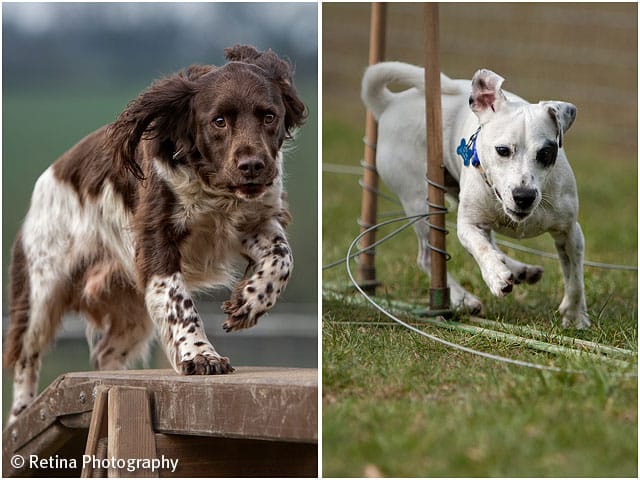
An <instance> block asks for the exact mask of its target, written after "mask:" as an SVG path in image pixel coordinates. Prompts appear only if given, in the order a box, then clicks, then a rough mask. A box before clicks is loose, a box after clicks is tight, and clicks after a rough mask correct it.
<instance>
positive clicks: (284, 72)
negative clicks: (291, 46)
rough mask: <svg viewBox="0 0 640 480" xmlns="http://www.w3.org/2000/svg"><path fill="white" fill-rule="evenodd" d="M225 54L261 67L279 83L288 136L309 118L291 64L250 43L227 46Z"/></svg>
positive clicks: (228, 57) (228, 58) (236, 60)
mask: <svg viewBox="0 0 640 480" xmlns="http://www.w3.org/2000/svg"><path fill="white" fill-rule="evenodd" d="M224 55H225V57H226V59H227V60H229V61H231V62H244V63H249V64H253V65H256V66H258V67H260V68H261V69H262V70H264V71H265V73H266V74H267V76H268V77H269V78H271V79H273V81H275V82H276V83H277V84H278V86H279V87H280V91H281V92H282V101H283V103H284V107H285V110H286V113H285V119H284V124H285V129H286V131H287V136H288V137H291V134H292V133H293V130H294V129H295V128H296V127H299V126H301V125H302V124H303V123H304V121H305V120H306V118H307V109H306V107H305V105H304V103H302V100H300V97H299V96H298V93H297V92H296V88H295V87H294V85H293V68H292V67H291V65H290V64H289V63H288V62H287V61H285V60H282V59H281V58H280V57H278V55H276V54H275V53H274V52H273V51H271V50H267V51H265V52H259V51H258V50H256V49H255V48H254V47H252V46H249V45H235V46H233V47H229V48H225V50H224Z"/></svg>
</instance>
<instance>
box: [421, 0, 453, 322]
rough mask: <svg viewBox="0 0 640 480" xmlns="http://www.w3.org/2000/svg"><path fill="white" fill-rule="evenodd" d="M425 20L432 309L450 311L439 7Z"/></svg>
mask: <svg viewBox="0 0 640 480" xmlns="http://www.w3.org/2000/svg"><path fill="white" fill-rule="evenodd" d="M424 20H425V62H424V64H425V69H424V72H425V74H424V77H425V102H426V120H427V179H428V182H429V185H428V193H427V203H428V205H429V212H430V213H434V212H436V214H435V215H431V216H430V217H429V224H430V229H429V244H430V245H431V247H432V248H431V250H430V252H429V255H430V259H431V288H430V290H429V302H430V305H431V309H432V310H434V311H437V310H448V309H449V288H448V287H447V264H446V253H445V251H446V240H445V234H446V229H445V215H444V214H438V213H437V212H442V211H443V210H446V208H445V203H444V194H445V189H444V164H443V161H442V105H441V98H440V54H439V35H440V32H439V26H438V24H439V13H438V4H437V3H426V4H425V7H424Z"/></svg>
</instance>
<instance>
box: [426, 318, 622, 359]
mask: <svg viewBox="0 0 640 480" xmlns="http://www.w3.org/2000/svg"><path fill="white" fill-rule="evenodd" d="M421 321H423V322H425V323H430V324H432V325H436V326H438V327H444V328H448V329H450V330H458V331H462V332H466V333H471V334H474V335H482V336H484V337H488V338H492V339H495V340H502V341H506V342H508V343H514V344H517V345H523V346H525V347H528V348H532V349H534V350H540V351H542V352H547V353H553V354H559V355H566V356H570V357H587V358H591V359H593V360H597V361H602V360H604V361H606V362H609V363H612V364H614V365H617V366H619V367H622V368H628V367H629V363H628V362H625V361H623V360H617V359H615V358H611V357H606V356H604V355H599V354H597V353H593V352H586V351H584V350H576V349H574V348H569V347H563V346H562V345H553V344H551V343H547V342H542V341H540V340H535V339H532V338H526V337H521V336H518V335H513V334H511V333H505V332H498V331H495V330H491V329H488V328H486V327H478V326H476V325H468V324H466V323H460V322H450V321H446V320H439V319H435V318H428V317H423V318H422V319H421Z"/></svg>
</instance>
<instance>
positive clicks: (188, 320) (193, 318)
mask: <svg viewBox="0 0 640 480" xmlns="http://www.w3.org/2000/svg"><path fill="white" fill-rule="evenodd" d="M189 324H193V325H195V326H196V327H197V326H198V315H195V314H191V315H189V316H187V317H186V318H184V319H182V325H183V326H186V325H189Z"/></svg>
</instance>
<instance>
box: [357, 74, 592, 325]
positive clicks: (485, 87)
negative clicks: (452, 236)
mask: <svg viewBox="0 0 640 480" xmlns="http://www.w3.org/2000/svg"><path fill="white" fill-rule="evenodd" d="M503 80H504V79H503V78H502V77H500V76H499V75H497V74H495V73H494V72H491V71H489V70H479V71H477V72H476V74H475V75H474V77H473V79H472V80H471V81H469V80H452V79H450V78H448V77H446V76H445V75H442V76H441V88H442V123H443V161H444V166H445V176H446V179H447V182H446V183H447V189H448V194H450V195H451V196H453V197H454V198H456V199H457V200H458V219H457V222H458V228H457V230H458V238H459V239H460V242H461V243H462V245H463V246H464V247H465V248H466V249H467V250H468V251H469V253H471V255H472V256H473V258H474V259H475V260H476V262H477V263H478V265H479V266H480V270H481V271H482V277H483V279H484V281H485V283H486V284H487V286H488V287H489V289H490V290H491V293H492V294H493V295H496V296H503V295H505V294H507V293H509V292H511V291H512V288H513V285H514V284H518V283H521V282H526V283H535V282H537V281H538V280H540V278H541V277H542V273H543V269H542V267H539V266H532V265H526V264H523V263H520V262H517V261H516V260H513V259H511V258H509V257H508V256H507V255H505V254H504V253H503V252H501V251H500V250H499V249H498V247H497V246H496V245H495V243H494V240H493V231H496V232H499V233H502V234H505V235H508V236H510V237H514V238H527V237H534V236H538V235H541V234H542V233H545V232H549V233H550V234H551V236H552V237H553V239H554V241H555V245H556V248H557V251H558V254H559V257H560V264H561V266H562V271H563V275H564V284H565V291H564V297H563V299H562V302H561V304H560V308H559V311H560V313H561V315H562V325H563V326H564V327H569V326H575V327H577V328H587V327H589V326H590V322H589V318H588V316H587V307H586V302H585V296H584V281H583V255H584V238H583V235H582V231H581V229H580V225H579V224H578V222H577V217H578V195H577V188H576V181H575V177H574V175H573V172H572V170H571V167H570V166H569V162H568V161H567V157H566V155H565V152H564V150H563V148H562V145H563V136H564V133H565V132H566V131H567V130H568V129H569V127H571V124H572V123H573V121H574V119H575V115H576V108H575V106H574V105H572V104H570V103H566V102H558V101H544V102H540V103H537V104H530V103H528V102H526V101H525V100H523V99H521V98H519V97H517V96H516V95H513V94H511V93H509V92H504V91H503V90H502V88H501V87H502V83H503ZM389 83H398V84H401V85H405V86H409V87H410V88H408V89H406V90H403V91H400V92H397V93H394V92H391V91H390V90H389V89H388V88H387V85H388V84H389ZM362 98H363V101H364V103H365V104H366V106H367V107H368V108H369V110H370V111H371V112H372V113H373V115H374V116H375V118H376V119H377V120H378V130H379V133H378V146H377V157H376V161H377V168H378V172H379V174H380V177H381V178H382V179H383V181H384V182H385V184H386V185H387V186H388V187H389V188H390V189H391V190H392V191H393V192H394V193H395V194H396V195H397V196H398V197H399V198H400V201H401V202H402V205H403V207H404V210H405V212H406V213H407V215H416V214H421V213H424V212H425V210H426V201H425V199H426V182H425V175H426V162H425V158H426V144H425V143H426V142H425V111H424V108H425V107H424V104H425V102H424V70H423V69H422V68H420V67H417V66H413V65H408V64H405V63H399V62H385V63H380V64H377V65H374V66H371V67H369V68H368V69H367V71H366V73H365V75H364V78H363V81H362ZM415 230H416V233H417V235H418V242H419V255H418V265H419V266H420V267H421V268H422V269H423V270H424V271H426V272H427V273H429V252H428V241H427V238H428V229H427V227H426V225H425V224H424V223H418V224H415ZM448 283H449V287H450V289H451V303H452V305H453V306H454V307H456V308H464V309H466V310H469V311H471V312H474V313H477V312H479V311H480V310H481V309H482V304H481V302H480V300H479V299H478V298H477V297H475V296H474V295H472V294H471V293H469V292H467V291H466V290H465V289H464V288H463V287H462V286H461V285H460V284H459V283H457V282H456V281H455V280H454V279H453V278H452V277H451V276H449V278H448Z"/></svg>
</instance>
